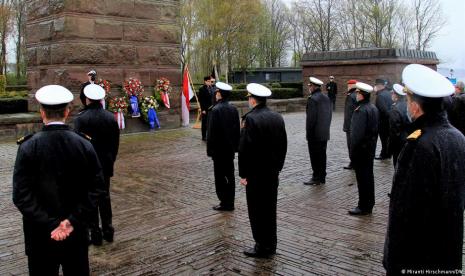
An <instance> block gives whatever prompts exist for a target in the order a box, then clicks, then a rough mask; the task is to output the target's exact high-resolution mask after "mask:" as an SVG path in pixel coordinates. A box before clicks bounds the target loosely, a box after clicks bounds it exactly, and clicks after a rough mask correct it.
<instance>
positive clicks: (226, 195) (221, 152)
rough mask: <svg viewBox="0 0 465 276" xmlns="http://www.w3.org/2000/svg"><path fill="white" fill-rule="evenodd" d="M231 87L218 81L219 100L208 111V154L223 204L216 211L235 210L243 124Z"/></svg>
mask: <svg viewBox="0 0 465 276" xmlns="http://www.w3.org/2000/svg"><path fill="white" fill-rule="evenodd" d="M231 90H232V87H231V86H230V85H228V84H226V83H223V82H218V83H217V84H216V93H215V97H216V102H217V104H216V105H215V106H214V107H213V108H212V110H211V111H210V112H209V115H208V117H209V118H208V120H209V121H208V131H207V155H208V156H210V157H211V158H212V159H213V170H214V174H215V188H216V194H217V196H218V199H219V200H220V204H218V205H217V206H214V207H213V209H214V210H217V211H232V210H234V194H235V190H236V181H235V179H234V155H235V153H236V152H237V150H238V146H239V136H240V126H239V125H240V124H239V112H238V111H237V108H235V107H234V106H233V105H231V104H230V103H229V100H228V98H229V95H230V94H231Z"/></svg>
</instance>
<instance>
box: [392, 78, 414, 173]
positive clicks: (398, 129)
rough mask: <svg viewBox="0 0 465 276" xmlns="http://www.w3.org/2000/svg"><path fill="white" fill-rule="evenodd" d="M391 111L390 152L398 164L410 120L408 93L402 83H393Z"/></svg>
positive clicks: (393, 160)
mask: <svg viewBox="0 0 465 276" xmlns="http://www.w3.org/2000/svg"><path fill="white" fill-rule="evenodd" d="M392 88H393V92H392V101H393V102H394V103H393V104H392V108H391V111H390V112H389V143H388V145H389V152H391V153H392V163H393V164H394V167H395V166H396V164H397V158H398V156H399V154H400V151H401V150H402V148H403V147H404V144H405V142H407V136H408V127H409V125H410V121H409V119H408V116H407V99H406V98H405V95H407V94H406V93H405V92H404V91H403V90H404V87H403V86H402V85H400V84H397V83H396V84H394V85H393V87H392Z"/></svg>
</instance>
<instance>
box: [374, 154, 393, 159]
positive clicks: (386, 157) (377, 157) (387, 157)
mask: <svg viewBox="0 0 465 276" xmlns="http://www.w3.org/2000/svg"><path fill="white" fill-rule="evenodd" d="M390 158H391V157H389V156H381V155H380V156H376V157H375V159H376V160H386V159H390Z"/></svg>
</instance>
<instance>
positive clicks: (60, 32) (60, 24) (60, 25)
mask: <svg viewBox="0 0 465 276" xmlns="http://www.w3.org/2000/svg"><path fill="white" fill-rule="evenodd" d="M64 31H65V18H64V17H61V18H57V19H55V20H53V29H52V36H53V38H54V39H60V38H63V37H64Z"/></svg>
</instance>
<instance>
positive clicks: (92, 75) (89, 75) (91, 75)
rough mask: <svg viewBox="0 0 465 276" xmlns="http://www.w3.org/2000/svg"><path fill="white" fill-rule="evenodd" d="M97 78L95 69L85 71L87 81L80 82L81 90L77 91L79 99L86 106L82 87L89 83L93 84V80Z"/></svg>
mask: <svg viewBox="0 0 465 276" xmlns="http://www.w3.org/2000/svg"><path fill="white" fill-rule="evenodd" d="M96 78H97V72H95V70H90V71H89V72H88V73H87V79H88V80H87V81H86V82H85V83H83V84H81V92H80V93H79V99H80V100H81V103H82V106H83V107H84V108H86V105H87V103H86V95H84V88H85V87H86V86H88V85H89V84H94V83H95V80H96Z"/></svg>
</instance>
